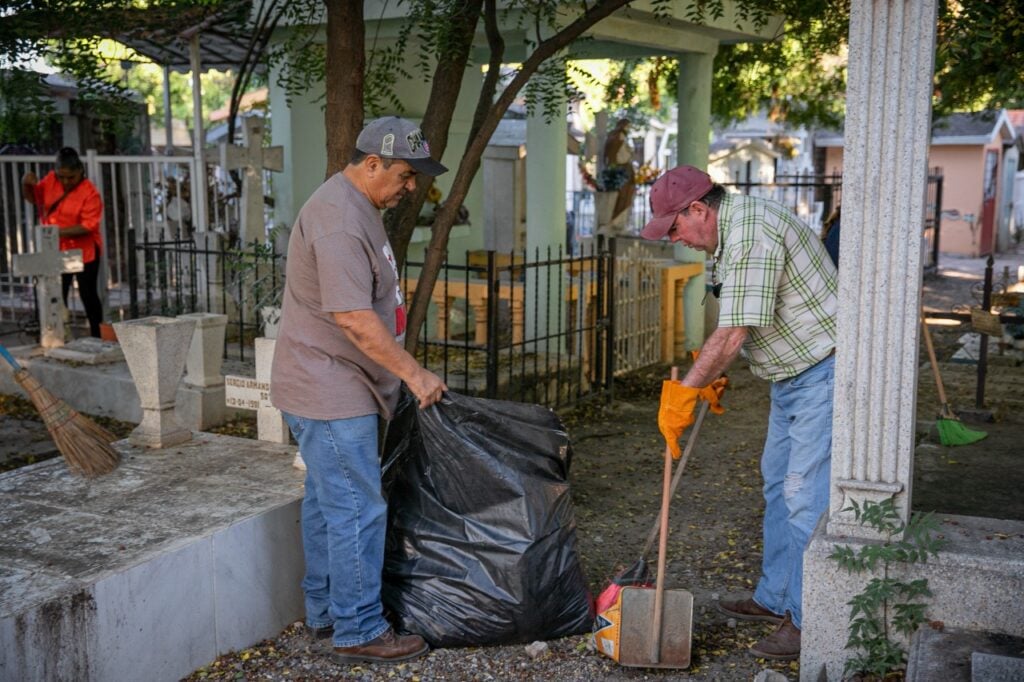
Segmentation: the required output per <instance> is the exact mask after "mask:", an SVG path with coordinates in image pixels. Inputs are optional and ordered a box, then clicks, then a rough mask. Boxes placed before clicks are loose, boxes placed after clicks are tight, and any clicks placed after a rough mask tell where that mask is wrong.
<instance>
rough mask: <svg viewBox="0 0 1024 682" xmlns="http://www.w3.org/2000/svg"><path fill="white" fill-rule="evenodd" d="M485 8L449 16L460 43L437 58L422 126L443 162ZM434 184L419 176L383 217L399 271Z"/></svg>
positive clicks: (473, 6)
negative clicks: (470, 52)
mask: <svg viewBox="0 0 1024 682" xmlns="http://www.w3.org/2000/svg"><path fill="white" fill-rule="evenodd" d="M482 5H483V0H473V1H472V2H466V3H465V4H463V5H462V7H461V11H460V12H458V14H453V15H452V16H451V17H450V21H451V23H453V24H459V25H460V26H461V29H460V30H458V31H453V33H455V34H457V35H458V36H459V38H460V40H459V43H457V44H456V45H453V46H452V47H451V48H450V49H449V50H448V51H447V52H446V53H445V54H443V55H438V60H437V67H436V68H435V69H434V78H433V81H432V85H431V87H430V98H429V99H428V100H427V108H426V110H425V111H424V114H423V122H422V123H421V124H420V129H421V130H422V131H423V136H424V137H425V138H426V139H427V141H428V142H429V143H430V155H431V156H432V157H434V158H435V159H440V158H441V156H442V155H443V154H444V150H445V149H446V148H447V147H448V130H449V128H450V127H451V123H452V116H453V115H454V114H455V105H456V104H457V103H458V101H459V92H460V91H461V90H462V79H463V77H464V76H465V72H466V65H467V63H468V62H469V50H470V48H471V47H472V46H473V37H474V35H475V34H476V25H477V23H478V22H479V20H480V8H481V6H482ZM433 181H434V179H433V178H430V177H426V176H420V177H418V178H417V179H416V191H415V192H413V193H412V194H409V195H406V197H405V198H404V199H402V201H401V203H399V204H398V206H396V207H395V208H393V209H391V210H390V211H388V212H387V213H386V214H385V216H384V225H385V227H386V229H387V232H388V239H389V241H390V242H391V248H392V249H393V250H394V252H395V258H396V260H397V261H398V267H399V268H401V267H402V266H403V265H404V264H405V259H406V256H407V255H408V253H407V252H408V249H409V240H411V239H412V232H413V230H415V229H416V218H417V216H419V214H420V210H421V209H422V208H423V202H424V201H425V200H426V198H427V191H428V190H429V189H430V185H431V183H433ZM461 205H462V203H461V201H460V202H459V203H457V204H456V205H455V206H456V208H458V207H459V206H461Z"/></svg>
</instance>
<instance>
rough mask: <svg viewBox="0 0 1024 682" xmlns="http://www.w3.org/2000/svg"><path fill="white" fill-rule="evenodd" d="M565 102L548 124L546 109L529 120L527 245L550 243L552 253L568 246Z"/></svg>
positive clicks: (527, 143)
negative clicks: (545, 115)
mask: <svg viewBox="0 0 1024 682" xmlns="http://www.w3.org/2000/svg"><path fill="white" fill-rule="evenodd" d="M567 135H568V132H567V127H566V123H565V105H564V104H563V105H562V106H561V107H560V108H559V111H558V112H557V113H556V114H555V115H554V117H553V118H552V119H551V122H550V123H548V122H547V121H545V120H544V112H543V111H541V110H540V108H539V107H538V110H537V111H535V112H534V114H533V115H532V116H530V117H529V118H528V119H527V121H526V248H527V250H528V251H529V252H530V257H531V258H532V257H533V254H534V252H535V249H538V248H539V249H540V250H541V257H544V256H543V254H544V252H545V249H546V248H547V247H548V246H550V247H551V250H552V253H553V254H554V253H557V250H558V247H559V246H563V248H564V245H565V163H566V161H565V158H566V156H565V155H566V144H567V142H566V141H567Z"/></svg>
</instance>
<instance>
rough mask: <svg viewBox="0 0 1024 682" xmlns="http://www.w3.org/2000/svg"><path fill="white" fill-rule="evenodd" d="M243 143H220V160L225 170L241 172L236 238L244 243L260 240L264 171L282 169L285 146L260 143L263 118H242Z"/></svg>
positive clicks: (263, 228) (263, 232)
mask: <svg viewBox="0 0 1024 682" xmlns="http://www.w3.org/2000/svg"><path fill="white" fill-rule="evenodd" d="M242 126H243V128H242V144H241V145H236V144H230V143H228V142H221V143H220V150H219V151H220V154H219V156H220V158H219V163H220V165H221V167H222V168H223V169H224V170H236V169H238V170H241V171H242V219H241V223H242V224H241V225H240V226H239V235H238V236H239V238H240V239H241V242H242V243H243V244H248V243H250V242H252V241H253V240H258V241H261V242H262V241H263V239H264V237H265V236H266V225H265V221H264V218H263V171H264V170H270V171H276V172H280V171H282V170H284V147H264V146H263V119H262V118H261V117H259V116H247V117H245V118H243V119H242Z"/></svg>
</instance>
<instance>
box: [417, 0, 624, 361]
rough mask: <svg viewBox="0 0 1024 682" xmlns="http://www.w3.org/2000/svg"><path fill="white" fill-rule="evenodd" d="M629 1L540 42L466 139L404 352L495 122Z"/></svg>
mask: <svg viewBox="0 0 1024 682" xmlns="http://www.w3.org/2000/svg"><path fill="white" fill-rule="evenodd" d="M628 2H629V0H601V1H600V2H597V3H596V4H594V5H593V6H592V7H591V8H590V9H589V10H587V11H586V12H584V13H583V14H581V15H580V16H579V17H577V18H576V20H575V21H573V22H572V23H570V24H569V25H568V26H566V27H565V28H563V29H562V30H560V31H558V32H557V33H555V34H554V35H552V36H551V37H550V38H548V39H546V40H544V41H543V42H540V43H539V44H538V45H537V48H536V49H535V50H534V51H533V53H532V54H531V55H530V56H529V57H528V58H527V59H526V61H524V62H523V63H522V66H521V67H520V69H519V71H518V72H517V73H516V75H515V77H514V78H513V79H512V81H511V82H510V83H509V84H508V86H506V87H505V89H504V90H503V91H502V93H501V95H500V96H499V97H498V99H497V100H495V101H494V103H493V104H491V105H490V106H489V107H486V109H487V114H486V116H484V117H483V121H482V122H481V125H480V126H479V128H477V129H476V130H475V132H474V134H472V135H471V136H470V139H469V141H468V143H467V145H466V153H465V154H464V155H463V157H462V160H461V161H460V162H459V169H458V171H456V173H455V180H454V181H453V182H452V187H451V191H450V192H449V193H448V198H447V200H446V201H445V203H444V205H442V206H441V209H440V210H439V211H438V213H437V216H436V217H435V218H434V226H433V231H432V234H431V237H430V244H429V246H427V252H426V258H425V261H424V264H423V269H422V271H421V272H420V276H419V281H418V283H417V285H416V292H415V293H414V294H413V298H412V304H411V306H410V308H409V323H408V326H407V327H406V336H405V347H406V350H408V351H409V352H410V353H415V351H416V344H417V342H418V338H419V333H420V330H421V329H422V327H423V322H424V321H425V320H426V318H427V309H428V307H429V305H430V294H431V292H432V291H433V289H434V284H435V283H436V282H437V276H438V274H439V273H440V272H441V266H442V265H443V264H444V260H445V257H446V256H447V249H448V234H449V233H450V232H451V229H452V225H453V224H454V223H455V218H456V216H457V215H458V209H459V206H461V205H462V202H463V201H465V199H466V194H467V193H468V191H469V186H470V183H472V181H473V177H474V176H475V175H476V173H477V171H478V170H479V168H480V159H481V158H482V157H483V153H484V150H485V149H486V148H487V144H488V143H489V142H490V139H491V136H492V135H493V134H494V131H495V130H496V129H497V127H498V123H499V122H500V121H501V118H502V117H503V116H504V115H505V112H506V111H507V110H508V107H509V105H511V104H512V102H513V101H514V100H515V98H516V96H517V95H518V94H519V91H520V90H522V88H523V86H525V85H526V83H527V81H529V80H530V78H531V77H532V76H533V74H534V73H536V72H537V69H538V68H540V65H541V64H543V63H544V61H545V60H547V59H549V58H550V57H553V56H554V55H555V54H557V53H558V52H559V51H560V50H562V49H564V48H565V47H567V46H568V45H569V43H571V42H572V41H573V40H575V39H576V38H578V37H579V36H580V35H581V34H582V33H583V32H584V31H586V30H587V29H588V28H590V27H591V26H593V25H594V24H596V23H597V22H598V21H600V20H601V19H604V18H605V17H607V16H608V15H610V14H611V13H612V12H614V11H615V10H617V9H619V8H620V7H622V6H624V5H626V4H628ZM490 11H491V3H488V12H490ZM480 94H481V98H484V97H486V96H488V93H487V91H486V89H485V90H483V91H481V93H480ZM485 104H486V103H484V102H481V104H480V105H479V106H478V112H479V111H482V110H483V109H484V108H485V107H484V105H485Z"/></svg>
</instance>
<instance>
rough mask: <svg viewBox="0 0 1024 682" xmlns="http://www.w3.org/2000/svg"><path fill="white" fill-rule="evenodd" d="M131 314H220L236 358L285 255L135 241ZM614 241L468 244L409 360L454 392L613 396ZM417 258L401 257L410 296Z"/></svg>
mask: <svg viewBox="0 0 1024 682" xmlns="http://www.w3.org/2000/svg"><path fill="white" fill-rule="evenodd" d="M129 234H130V236H129V239H130V242H131V243H130V244H129V248H130V249H131V251H132V252H133V253H135V254H136V258H135V259H133V260H132V261H131V262H130V266H129V271H128V280H129V290H128V300H127V301H126V302H125V305H124V307H123V316H124V317H127V318H137V317H144V316H147V315H168V316H174V315H180V314H184V313H192V312H216V313H225V314H227V315H228V334H227V338H226V341H225V355H228V352H229V349H232V353H231V354H232V356H234V357H238V358H239V359H242V360H244V359H245V357H246V353H247V350H246V348H247V346H249V345H250V344H251V343H252V339H253V338H254V337H256V336H258V335H259V334H260V324H259V322H260V320H259V312H260V309H261V308H262V307H263V306H265V305H274V306H276V305H279V304H280V295H281V291H282V290H283V286H284V270H283V258H282V256H281V254H278V253H276V252H275V251H274V248H273V246H272V244H270V243H267V244H260V243H253V244H249V245H247V246H246V247H245V248H227V247H225V246H223V245H220V246H217V247H215V248H210V247H208V246H207V247H201V246H200V245H198V244H197V243H196V239H163V240H160V241H150V240H148V239H145V238H144V239H143V240H142V241H141V242H136V241H135V239H134V234H135V233H134V232H131V233H129ZM613 247H614V244H613V243H612V242H610V241H608V242H606V241H605V240H603V239H599V240H597V241H596V242H595V243H594V244H592V245H590V246H588V247H587V250H586V252H585V253H582V254H580V255H576V256H572V255H568V254H565V253H563V251H562V250H561V249H558V250H556V251H552V250H550V249H549V250H547V251H545V252H541V251H539V250H538V251H535V252H534V253H533V254H532V258H531V259H527V257H526V254H524V253H505V254H499V253H495V252H493V251H490V252H468V253H466V254H465V264H461V265H457V264H453V263H446V264H445V265H444V266H443V268H442V271H441V273H440V276H439V278H438V281H437V283H436V285H435V287H434V290H433V295H432V297H431V304H430V308H429V310H428V320H427V323H426V324H425V325H424V327H423V330H422V333H421V335H420V339H419V344H418V351H417V359H418V360H419V361H420V362H421V363H422V364H423V365H424V366H426V367H427V368H429V369H432V370H434V371H435V372H437V373H438V374H439V375H440V376H441V377H442V378H443V379H444V380H445V383H447V384H448V386H449V387H450V388H451V389H453V390H456V391H459V392H460V393H466V394H470V395H480V396H486V397H491V398H502V399H507V400H519V401H524V402H535V403H540V404H543V405H547V406H550V407H560V406H566V405H570V404H574V403H577V402H579V401H581V400H584V399H589V398H593V397H606V398H610V396H611V393H612V389H613V377H614V374H615V354H614V352H613V345H612V344H613V338H614V319H613V318H614V306H613V305H612V301H611V296H610V295H609V291H611V288H610V286H609V283H610V282H611V281H612V280H613V278H614V269H615V259H614V258H613V256H612V254H613V250H612V249H613ZM421 268H422V263H414V262H410V263H407V265H406V268H405V273H404V276H403V288H404V290H405V296H406V301H410V300H411V298H412V297H411V293H412V291H413V290H414V289H415V287H416V284H417V277H418V274H419V272H420V270H421Z"/></svg>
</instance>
